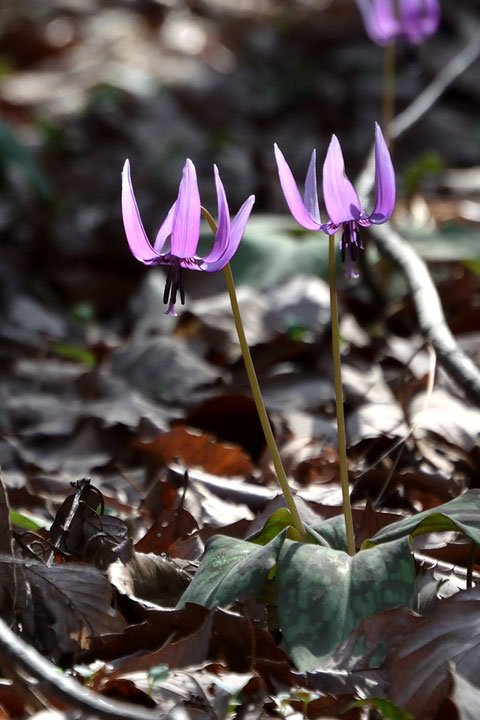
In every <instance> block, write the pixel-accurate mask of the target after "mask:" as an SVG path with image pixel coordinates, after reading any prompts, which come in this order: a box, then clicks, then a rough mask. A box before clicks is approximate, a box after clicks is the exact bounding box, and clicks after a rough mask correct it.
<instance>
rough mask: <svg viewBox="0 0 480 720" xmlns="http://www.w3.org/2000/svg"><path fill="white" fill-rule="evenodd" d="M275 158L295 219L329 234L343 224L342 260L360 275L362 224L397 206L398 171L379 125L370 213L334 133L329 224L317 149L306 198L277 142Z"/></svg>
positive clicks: (385, 216) (326, 172) (326, 173)
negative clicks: (357, 266)
mask: <svg viewBox="0 0 480 720" xmlns="http://www.w3.org/2000/svg"><path fill="white" fill-rule="evenodd" d="M275 158H276V161H277V167H278V174H279V178H280V184H281V186H282V190H283V194H284V195H285V200H286V201H287V205H288V207H289V209H290V212H291V213H292V215H293V217H294V218H295V220H296V221H297V222H298V223H299V224H300V225H303V227H304V228H306V229H307V230H323V232H325V233H327V234H328V235H333V234H335V233H336V232H337V230H338V229H339V228H340V227H341V228H342V235H341V240H340V249H341V252H342V260H345V257H346V256H347V257H348V275H349V276H350V277H354V278H355V277H358V276H357V275H356V274H355V272H354V270H353V264H352V263H353V262H354V261H355V260H356V259H357V256H358V251H359V250H363V244H362V240H361V238H360V233H359V229H360V227H368V226H370V225H372V224H381V223H384V222H386V221H387V220H389V219H390V218H391V217H392V214H393V210H394V207H395V194H396V193H395V172H394V170H393V164H392V160H391V157H390V153H389V152H388V148H387V146H386V143H385V139H384V137H383V135H382V131H381V129H380V126H379V125H378V124H377V123H376V124H375V188H376V198H375V207H374V209H373V212H372V213H370V215H368V214H367V213H366V212H365V211H364V210H363V209H362V207H361V205H360V200H359V199H358V195H357V193H356V192H355V189H354V187H353V185H352V183H351V182H350V180H349V179H348V178H347V176H346V175H345V163H344V160H343V154H342V149H341V147H340V143H339V142H338V139H337V137H336V136H335V135H332V139H331V141H330V145H329V147H328V151H327V155H326V157H325V162H324V164H323V200H324V203H325V208H326V210H327V213H328V215H329V218H330V222H328V223H322V221H321V217H320V209H319V204H318V193H317V177H316V168H315V165H316V154H315V150H314V151H313V153H312V157H311V160H310V164H309V166H308V171H307V176H306V179H305V191H304V195H303V199H302V197H301V195H300V193H299V191H298V188H297V184H296V182H295V179H294V177H293V174H292V171H291V170H290V168H289V166H288V164H287V162H286V160H285V158H284V156H283V154H282V152H281V150H280V149H279V147H278V146H277V145H276V144H275Z"/></svg>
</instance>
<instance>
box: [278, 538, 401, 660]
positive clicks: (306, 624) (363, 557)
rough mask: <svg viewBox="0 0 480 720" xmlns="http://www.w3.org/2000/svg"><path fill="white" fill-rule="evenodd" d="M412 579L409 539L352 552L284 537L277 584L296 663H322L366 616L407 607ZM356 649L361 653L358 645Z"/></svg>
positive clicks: (281, 615)
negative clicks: (354, 553)
mask: <svg viewBox="0 0 480 720" xmlns="http://www.w3.org/2000/svg"><path fill="white" fill-rule="evenodd" d="M414 583H415V568H414V563H413V559H412V556H411V552H410V543H409V540H408V539H407V538H403V539H401V540H397V541H395V542H392V543H389V544H388V545H381V546H380V547H378V548H374V549H373V550H366V551H363V552H360V553H358V554H357V555H355V556H354V557H350V556H349V555H347V553H345V552H340V551H338V550H332V549H330V548H323V547H318V546H315V545H306V544H302V543H294V542H290V541H286V542H285V545H284V547H283V548H282V552H281V554H280V558H279V561H278V564H277V571H276V579H275V584H276V587H277V606H278V617H279V621H280V627H281V629H282V632H283V636H284V640H285V644H286V646H287V649H288V652H289V654H290V656H291V657H292V659H293V661H294V662H295V664H296V665H297V667H298V668H299V669H300V670H314V669H316V668H320V667H322V666H324V665H325V663H326V662H327V661H328V660H329V659H330V658H331V656H332V654H333V652H334V650H335V649H336V648H337V647H338V645H339V644H340V643H341V642H343V641H344V640H345V639H346V638H347V637H348V635H349V634H350V633H351V632H352V630H354V628H356V627H357V626H358V625H359V624H360V623H361V622H362V620H364V619H365V618H366V617H368V616H370V615H374V614H375V613H377V612H380V611H381V610H385V609H387V608H392V607H397V606H400V605H406V606H409V605H410V603H411V601H412V597H413V591H414ZM355 654H357V655H361V654H362V650H361V648H360V647H357V648H356V652H355Z"/></svg>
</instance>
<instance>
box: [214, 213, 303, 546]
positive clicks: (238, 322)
mask: <svg viewBox="0 0 480 720" xmlns="http://www.w3.org/2000/svg"><path fill="white" fill-rule="evenodd" d="M202 214H203V216H204V217H205V219H206V220H207V222H208V224H209V225H210V228H211V230H212V232H213V233H214V234H215V233H216V231H217V226H216V223H215V221H214V219H213V218H212V216H211V215H210V213H209V212H208V210H205V208H202ZM223 272H224V274H225V279H226V281H227V288H228V294H229V297H230V304H231V306H232V313H233V319H234V321H235V327H236V330H237V335H238V340H239V342H240V348H241V351H242V355H243V362H244V363H245V369H246V371H247V376H248V380H249V382H250V388H251V390H252V395H253V399H254V401H255V407H256V408H257V413H258V417H259V419H260V423H261V425H262V429H263V433H264V435H265V441H266V443H267V447H268V451H269V453H270V457H271V458H272V462H273V466H274V468H275V472H276V474H277V478H278V482H279V483H280V487H281V488H282V492H283V495H284V497H285V502H286V503H287V507H288V509H289V511H290V515H291V516H292V521H293V525H294V527H295V530H296V531H297V532H298V534H299V535H300V537H301V538H302V540H306V539H307V534H306V531H305V528H304V526H303V523H302V521H301V519H300V515H299V513H298V509H297V506H296V505H295V500H294V499H293V495H292V491H291V490H290V486H289V484H288V480H287V476H286V474H285V469H284V467H283V464H282V460H281V458H280V453H279V452H278V448H277V443H276V442H275V438H274V436H273V432H272V427H271V425H270V420H269V419H268V415H267V411H266V410H265V405H264V402H263V397H262V393H261V391H260V385H259V384H258V379H257V374H256V372H255V368H254V365H253V361H252V356H251V353H250V348H249V347H248V343H247V339H246V337H245V330H244V329H243V323H242V318H241V315H240V308H239V306H238V300H237V293H236V291H235V284H234V282H233V275H232V270H231V268H230V263H228V264H227V265H226V266H225V267H224V269H223Z"/></svg>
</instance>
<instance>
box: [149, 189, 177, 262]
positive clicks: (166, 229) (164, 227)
mask: <svg viewBox="0 0 480 720" xmlns="http://www.w3.org/2000/svg"><path fill="white" fill-rule="evenodd" d="M176 207H177V201H176V200H175V202H174V203H173V205H172V207H171V208H170V210H169V211H168V215H167V217H166V218H165V220H164V221H163V223H162V224H161V225H160V230H159V231H158V233H157V237H156V238H155V242H154V244H153V247H154V249H155V250H156V251H157V252H158V253H159V252H160V250H161V249H162V247H163V245H164V243H165V240H166V239H167V238H168V236H169V235H171V233H172V227H173V216H174V213H175V208H176Z"/></svg>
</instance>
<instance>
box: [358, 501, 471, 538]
mask: <svg viewBox="0 0 480 720" xmlns="http://www.w3.org/2000/svg"><path fill="white" fill-rule="evenodd" d="M451 530H454V531H459V532H461V533H463V534H464V535H466V536H467V537H468V538H470V540H473V541H474V542H476V543H479V544H480V490H479V489H478V488H473V489H472V490H467V492H466V493H464V494H463V495H460V496H459V497H457V498H455V499H454V500H450V501H449V502H447V503H445V504H444V505H438V506H437V507H435V508H432V509H431V510H425V511H424V512H421V513H418V514H417V515H413V516H412V517H409V518H405V520H400V522H397V523H392V525H387V527H384V528H382V530H380V531H379V532H378V533H377V534H376V535H374V537H373V538H372V539H371V540H367V541H366V542H365V543H364V546H365V547H372V546H373V545H379V544H380V543H384V542H390V541H391V540H395V539H397V538H401V537H405V536H407V535H422V534H425V533H430V532H444V531H445V532H447V531H451Z"/></svg>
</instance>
